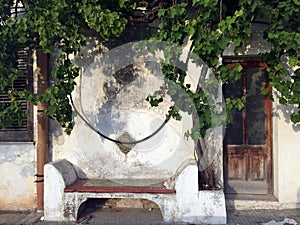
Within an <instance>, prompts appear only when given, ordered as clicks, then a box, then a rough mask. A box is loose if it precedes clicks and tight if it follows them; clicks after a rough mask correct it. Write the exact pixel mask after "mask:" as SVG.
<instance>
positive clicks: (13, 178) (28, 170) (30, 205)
mask: <svg viewBox="0 0 300 225" xmlns="http://www.w3.org/2000/svg"><path fill="white" fill-rule="evenodd" d="M35 168H36V161H35V146H34V145H33V143H11V144H8V143H1V144H0V209H1V210H20V209H21V210H25V209H34V208H35V207H36V203H35V202H36V201H35V200H36V199H35V196H36V195H35V193H36V184H35V183H34V178H35V177H34V174H35Z"/></svg>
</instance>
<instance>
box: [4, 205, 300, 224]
mask: <svg viewBox="0 0 300 225" xmlns="http://www.w3.org/2000/svg"><path fill="white" fill-rule="evenodd" d="M42 216H43V213H42V212H35V211H25V212H24V211H0V224H1V225H75V224H80V223H76V222H52V221H41V220H40V218H41V217H42ZM82 216H92V217H91V218H90V219H89V220H88V221H83V222H82V224H89V225H185V223H164V222H162V217H161V213H160V212H159V210H157V209H152V210H145V209H128V208H120V209H113V208H112V209H96V210H94V211H92V210H90V211H88V210H87V211H85V212H83V214H82ZM285 218H290V219H294V220H295V221H296V222H297V224H299V225H300V209H282V210H274V209H261V210H235V209H228V223H227V224H228V225H262V224H264V223H267V222H269V221H271V220H275V221H283V220H284V219H285ZM84 222H87V223H84ZM186 225H191V224H186Z"/></svg>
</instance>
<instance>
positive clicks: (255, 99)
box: [224, 61, 272, 194]
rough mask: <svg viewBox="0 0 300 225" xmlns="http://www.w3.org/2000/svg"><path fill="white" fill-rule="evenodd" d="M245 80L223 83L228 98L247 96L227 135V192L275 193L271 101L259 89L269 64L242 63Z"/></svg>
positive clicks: (265, 81)
mask: <svg viewBox="0 0 300 225" xmlns="http://www.w3.org/2000/svg"><path fill="white" fill-rule="evenodd" d="M239 63H240V64H241V65H242V66H243V75H242V79H241V80H238V81H234V82H229V83H227V84H225V85H224V95H225V97H241V96H242V95H244V96H245V95H246V104H245V107H244V109H243V110H242V111H238V110H234V111H233V122H232V123H231V124H228V125H227V127H226V134H225V138H224V159H225V160H224V165H225V173H224V174H225V192H226V193H230V194H233V193H236V194H270V193H271V192H272V164H271V162H272V157H271V152H272V124H271V121H272V102H271V100H270V99H269V98H268V97H267V96H265V95H262V94H261V92H260V89H261V87H262V85H265V84H266V83H267V82H268V80H267V72H266V64H265V63H261V62H245V61H244V62H239Z"/></svg>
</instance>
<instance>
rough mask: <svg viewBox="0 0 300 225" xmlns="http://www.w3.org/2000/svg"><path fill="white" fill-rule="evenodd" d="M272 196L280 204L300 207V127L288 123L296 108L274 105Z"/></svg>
mask: <svg viewBox="0 0 300 225" xmlns="http://www.w3.org/2000/svg"><path fill="white" fill-rule="evenodd" d="M274 109H275V112H276V113H274V117H273V148H274V160H273V161H274V181H275V183H274V184H275V185H274V189H275V190H274V194H275V196H276V197H277V198H278V200H279V201H280V202H282V203H290V204H291V206H293V204H294V203H298V207H299V206H300V176H299V171H300V163H299V159H300V126H299V124H298V125H294V124H293V123H292V122H291V121H290V117H289V116H290V114H291V112H292V111H294V110H296V109H297V107H293V106H282V105H279V104H277V102H276V103H275V104H274Z"/></svg>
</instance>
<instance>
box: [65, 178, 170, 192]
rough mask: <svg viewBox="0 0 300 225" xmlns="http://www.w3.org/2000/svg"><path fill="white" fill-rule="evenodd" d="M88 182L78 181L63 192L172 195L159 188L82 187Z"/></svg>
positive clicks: (166, 189)
mask: <svg viewBox="0 0 300 225" xmlns="http://www.w3.org/2000/svg"><path fill="white" fill-rule="evenodd" d="M88 181H90V180H78V181H76V182H75V183H74V184H72V185H70V186H68V187H66V188H65V189H64V192H81V193H83V192H90V193H149V194H173V193H175V192H176V191H175V190H174V189H168V188H166V187H165V186H164V185H163V183H161V186H125V185H124V186H84V184H86V183H87V182H88Z"/></svg>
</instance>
